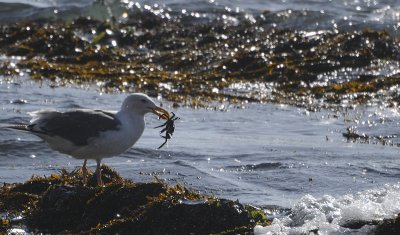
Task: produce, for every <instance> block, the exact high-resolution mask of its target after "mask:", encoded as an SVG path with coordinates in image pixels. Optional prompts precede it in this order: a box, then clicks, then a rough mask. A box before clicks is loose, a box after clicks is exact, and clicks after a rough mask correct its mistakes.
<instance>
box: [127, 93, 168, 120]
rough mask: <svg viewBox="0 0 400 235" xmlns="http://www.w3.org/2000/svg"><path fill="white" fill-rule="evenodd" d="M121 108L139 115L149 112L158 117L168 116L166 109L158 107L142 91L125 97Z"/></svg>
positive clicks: (166, 117)
mask: <svg viewBox="0 0 400 235" xmlns="http://www.w3.org/2000/svg"><path fill="white" fill-rule="evenodd" d="M121 110H125V111H128V112H133V113H136V114H139V115H145V114H146V113H150V112H151V113H154V114H155V115H157V116H158V117H160V118H163V119H168V118H169V113H168V111H167V110H165V109H163V108H161V107H158V106H157V105H156V104H155V103H154V101H153V100H152V99H151V98H150V97H149V96H147V95H145V94H142V93H134V94H132V95H129V96H128V97H126V98H125V100H124V102H123V103H122V107H121Z"/></svg>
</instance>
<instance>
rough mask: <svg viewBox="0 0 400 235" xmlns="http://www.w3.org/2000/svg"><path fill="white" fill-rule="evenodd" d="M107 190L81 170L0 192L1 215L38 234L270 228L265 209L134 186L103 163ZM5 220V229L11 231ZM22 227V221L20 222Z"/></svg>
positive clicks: (178, 189) (155, 185) (180, 190)
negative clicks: (85, 182)
mask: <svg viewBox="0 0 400 235" xmlns="http://www.w3.org/2000/svg"><path fill="white" fill-rule="evenodd" d="M102 171H103V181H104V182H105V187H95V186H94V185H95V184H96V182H95V179H94V178H95V177H91V179H90V181H89V185H88V186H83V185H82V183H81V180H82V179H81V174H80V172H79V171H73V172H67V171H65V170H61V171H60V173H59V174H54V175H51V176H49V177H39V176H34V177H32V179H30V180H28V181H27V182H25V183H15V184H4V185H3V186H2V187H1V188H0V213H5V214H9V215H12V214H13V215H22V217H23V219H22V223H23V224H24V226H26V228H27V230H28V231H32V232H35V233H36V232H38V233H113V234H116V233H119V234H127V233H129V232H132V231H135V232H137V233H138V234H182V233H186V234H191V233H193V234H210V233H213V234H234V233H241V234H244V233H251V231H252V229H253V227H254V226H255V225H256V224H263V225H267V224H269V222H268V220H267V219H266V217H265V214H264V212H263V211H262V210H259V209H254V207H249V206H244V205H242V204H240V203H239V202H235V201H230V200H225V199H218V198H215V197H211V196H203V195H201V194H199V193H197V192H193V191H191V190H189V189H187V188H185V187H183V186H181V185H179V184H178V185H176V186H173V187H171V186H168V185H166V184H164V183H162V182H160V181H159V180H157V181H155V182H150V183H134V182H132V181H129V180H126V179H122V178H121V177H120V176H119V175H118V174H117V173H116V172H115V171H113V170H112V169H110V168H109V167H107V166H105V165H103V166H102ZM7 221H8V220H5V219H3V220H2V221H1V222H2V225H1V227H0V228H1V229H2V231H7V229H8V228H10V224H9V222H7ZM20 223H21V222H20Z"/></svg>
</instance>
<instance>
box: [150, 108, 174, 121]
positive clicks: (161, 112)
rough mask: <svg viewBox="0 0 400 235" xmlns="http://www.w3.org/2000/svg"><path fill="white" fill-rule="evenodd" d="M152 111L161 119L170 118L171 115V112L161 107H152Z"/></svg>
mask: <svg viewBox="0 0 400 235" xmlns="http://www.w3.org/2000/svg"><path fill="white" fill-rule="evenodd" d="M151 111H152V112H153V113H154V114H155V115H157V116H158V117H159V118H161V119H165V120H168V119H169V117H170V116H169V112H168V111H167V110H165V109H163V108H161V107H155V108H152V109H151Z"/></svg>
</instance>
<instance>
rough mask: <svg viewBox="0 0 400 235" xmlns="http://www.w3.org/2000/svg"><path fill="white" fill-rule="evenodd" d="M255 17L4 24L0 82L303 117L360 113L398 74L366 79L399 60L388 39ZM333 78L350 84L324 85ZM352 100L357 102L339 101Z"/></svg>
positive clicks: (141, 15) (146, 16) (135, 14)
mask: <svg viewBox="0 0 400 235" xmlns="http://www.w3.org/2000/svg"><path fill="white" fill-rule="evenodd" d="M261 15H263V17H261V16H260V17H259V21H257V22H256V23H249V22H248V21H246V20H241V21H239V22H238V24H234V25H230V24H226V23H224V22H223V21H221V19H219V18H218V17H217V18H216V19H214V20H210V21H209V22H206V23H198V22H196V21H195V20H194V19H187V18H185V17H182V16H174V17H173V18H172V19H171V20H165V19H164V18H162V17H161V16H157V15H154V14H151V13H149V12H147V11H141V10H134V9H133V10H132V12H131V13H130V14H129V17H128V18H127V19H126V20H125V21H123V22H114V21H99V20H94V19H91V18H78V19H75V20H73V21H72V22H62V21H56V22H43V21H32V22H16V23H11V24H3V25H0V32H2V33H0V53H3V54H6V55H9V56H22V57H21V60H19V61H18V62H16V64H15V66H9V61H5V62H1V66H2V69H1V70H0V73H1V74H3V75H6V76H17V75H19V74H20V72H21V71H23V72H26V73H28V74H29V76H30V77H31V78H33V79H36V80H41V79H49V80H51V81H53V82H54V83H55V84H56V85H64V84H69V83H92V82H96V83H97V84H98V85H99V89H100V90H102V91H104V92H114V91H140V92H145V93H149V94H151V95H155V96H160V95H161V96H162V97H164V98H165V99H167V100H169V101H172V102H173V103H175V104H178V105H179V106H190V107H193V108H198V107H210V106H212V104H213V103H215V102H222V103H232V104H238V105H236V107H242V105H243V104H245V103H247V102H276V103H287V104H294V105H297V106H306V107H307V108H309V109H310V110H311V109H312V107H310V106H313V105H320V104H318V102H320V101H321V100H322V101H323V102H324V104H323V105H326V106H333V107H336V106H337V104H339V103H340V101H341V100H343V99H347V100H350V101H351V102H353V103H355V104H359V103H366V102H368V101H371V100H373V99H374V98H377V97H378V96H377V95H376V93H377V92H378V91H382V90H389V89H390V88H391V87H392V86H395V85H397V84H398V80H399V74H388V75H384V74H383V75H379V74H376V73H370V72H369V71H368V70H369V69H371V66H372V68H374V66H375V67H376V68H378V69H379V68H384V66H385V63H386V62H396V61H398V60H399V58H400V50H399V49H400V48H399V47H400V46H399V45H400V43H399V40H398V39H397V38H396V37H394V36H392V35H390V34H389V33H387V32H385V31H374V30H369V29H365V30H360V31H352V32H346V31H329V30H328V31H317V32H304V31H297V30H292V29H279V28H276V29H270V28H269V27H268V22H266V21H265V19H264V18H265V16H264V13H262V14H261ZM235 17H239V18H240V17H242V16H241V15H240V14H238V15H235ZM262 19H264V20H262ZM340 71H349V72H354V74H356V75H354V76H352V77H350V78H348V77H347V76H346V75H343V76H336V77H335V78H334V79H331V80H328V81H326V79H325V78H324V77H325V76H330V74H335V73H337V72H340ZM235 84H255V85H260V86H262V85H263V84H267V86H268V87H270V88H271V89H270V90H271V91H269V90H261V89H259V90H254V89H246V88H244V89H243V90H241V91H240V92H236V91H235V89H232V88H231V87H232V86H234V85H235ZM353 93H355V94H364V95H362V96H363V98H360V99H348V97H347V95H348V94H353ZM385 95H386V96H387V97H388V98H387V99H386V100H388V102H392V103H394V102H396V99H398V98H397V96H396V94H395V93H393V92H386V93H385ZM306 99H307V100H308V101H307V102H305V100H306Z"/></svg>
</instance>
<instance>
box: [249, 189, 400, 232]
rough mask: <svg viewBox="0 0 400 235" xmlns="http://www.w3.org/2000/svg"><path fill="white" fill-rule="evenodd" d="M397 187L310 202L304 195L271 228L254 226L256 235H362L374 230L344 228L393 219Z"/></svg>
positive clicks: (399, 207)
mask: <svg viewBox="0 0 400 235" xmlns="http://www.w3.org/2000/svg"><path fill="white" fill-rule="evenodd" d="M399 197H400V184H395V185H385V186H384V187H382V188H380V189H375V190H367V191H364V192H359V193H356V194H349V195H345V196H342V197H338V198H335V197H332V196H324V197H322V198H319V199H317V198H314V197H313V196H311V195H306V196H304V197H303V198H301V199H300V201H299V202H297V203H296V204H295V205H294V206H293V207H292V209H291V212H290V214H289V215H287V216H285V217H283V218H276V219H274V221H273V223H272V225H271V226H266V227H262V226H256V227H255V228H254V233H255V234H256V235H266V234H282V235H283V234H309V233H310V231H318V234H365V233H368V231H370V230H372V229H373V228H374V226H372V225H371V226H370V225H366V226H363V227H361V228H359V229H350V228H347V226H346V225H349V224H352V223H355V222H360V221H377V220H382V219H386V218H393V217H395V215H397V214H398V213H400V200H398V198H399Z"/></svg>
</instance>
